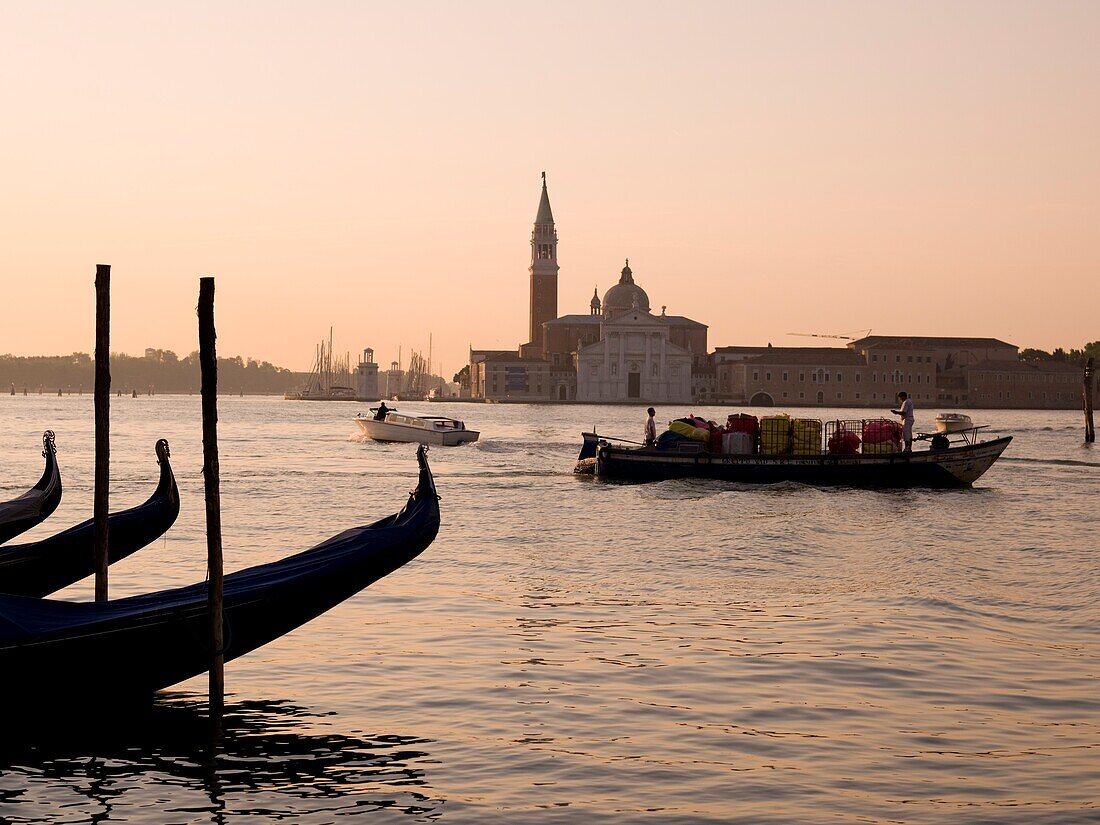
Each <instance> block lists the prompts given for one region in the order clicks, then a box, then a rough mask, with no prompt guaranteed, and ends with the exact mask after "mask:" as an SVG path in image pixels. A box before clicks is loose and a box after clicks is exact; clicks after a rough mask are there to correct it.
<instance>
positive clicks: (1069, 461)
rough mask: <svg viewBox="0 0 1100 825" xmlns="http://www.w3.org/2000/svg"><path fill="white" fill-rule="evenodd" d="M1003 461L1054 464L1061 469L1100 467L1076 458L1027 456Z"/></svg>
mask: <svg viewBox="0 0 1100 825" xmlns="http://www.w3.org/2000/svg"><path fill="white" fill-rule="evenodd" d="M1001 461H1006V462H1009V463H1013V464H1015V463H1020V464H1054V465H1057V466H1059V467H1100V462H1097V461H1079V460H1077V459H1074V458H1027V457H1026V456H1009V457H1002V458H1001Z"/></svg>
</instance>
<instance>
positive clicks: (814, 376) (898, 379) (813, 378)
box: [752, 370, 932, 384]
mask: <svg viewBox="0 0 1100 825" xmlns="http://www.w3.org/2000/svg"><path fill="white" fill-rule="evenodd" d="M830 375H832V374H831V373H829V372H828V371H827V370H814V371H813V372H811V373H810V383H811V384H818V383H822V384H828V383H829V378H830ZM914 375H915V376H916V380H915V381H914ZM834 377H835V380H836V382H837V383H838V384H839V383H842V382H843V381H844V373H842V372H837V373H836V374H835V376H834ZM891 379H892V380H893V382H894V383H895V384H900V383H902V381H904V380H905V375H904V374H903V373H902V372H901V370H895V371H894V374H893V376H890V375H889V374H888V373H885V372H884V373H883V374H882V383H883V384H887V383H889V382H890V381H891ZM752 380H753V381H759V380H760V371H759V370H754V371H753V373H752ZM764 380H765V381H771V380H772V374H771V373H770V372H765V373H764ZM783 380H784V381H789V380H790V373H787V372H784V373H783ZM798 380H799V381H801V382H803V383H805V381H806V373H804V372H800V373H799V374H798ZM862 380H863V374H862V373H859V372H857V373H856V374H855V381H856V383H857V384H858V383H860V382H861V381H862ZM871 381H872V383H877V382H878V373H877V372H872V373H871ZM908 383H910V384H913V383H917V384H931V383H932V376H931V375H930V374H923V375H922V374H921V373H919V372H918V373H912V372H911V373H909V382H908Z"/></svg>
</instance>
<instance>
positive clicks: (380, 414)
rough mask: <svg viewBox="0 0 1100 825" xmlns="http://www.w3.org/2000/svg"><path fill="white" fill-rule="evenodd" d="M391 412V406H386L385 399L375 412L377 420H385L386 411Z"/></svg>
mask: <svg viewBox="0 0 1100 825" xmlns="http://www.w3.org/2000/svg"><path fill="white" fill-rule="evenodd" d="M388 412H390V408H389V407H387V406H386V402H385V401H383V402H382V403H380V404H379V405H378V409H377V410H376V411H375V413H374V420H375V421H385V420H386V413H388Z"/></svg>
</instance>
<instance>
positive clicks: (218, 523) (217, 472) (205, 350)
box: [199, 277, 225, 720]
mask: <svg viewBox="0 0 1100 825" xmlns="http://www.w3.org/2000/svg"><path fill="white" fill-rule="evenodd" d="M216 337H217V336H216V334H215V331H214V279H213V278H209V277H208V278H200V279H199V369H200V371H201V375H202V380H201V394H202V476H203V480H204V482H205V486H206V557H207V570H208V573H209V578H210V587H209V590H208V595H207V607H208V613H209V617H210V646H211V651H212V659H211V662H210V716H211V718H212V719H214V720H220V719H221V715H222V707H223V704H224V701H225V639H224V637H223V632H222V631H223V627H224V625H223V618H222V500H221V486H220V485H221V478H220V476H221V468H220V466H219V464H218V356H217V352H216V350H215V347H214V341H215V339H216Z"/></svg>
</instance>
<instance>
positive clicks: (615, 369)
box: [611, 361, 619, 375]
mask: <svg viewBox="0 0 1100 825" xmlns="http://www.w3.org/2000/svg"><path fill="white" fill-rule="evenodd" d="M611 374H612V375H618V374H619V365H618V363H616V362H615V361H612V362H611Z"/></svg>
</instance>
